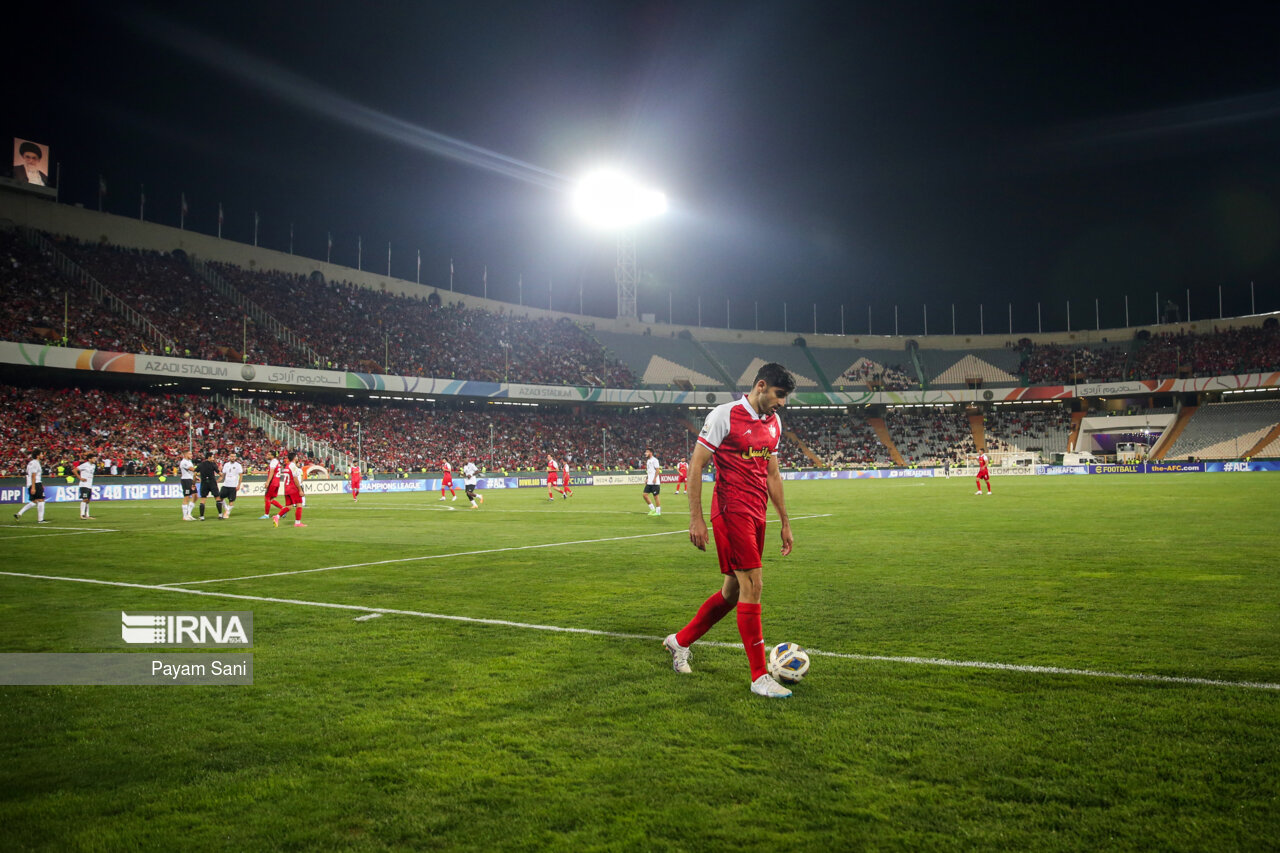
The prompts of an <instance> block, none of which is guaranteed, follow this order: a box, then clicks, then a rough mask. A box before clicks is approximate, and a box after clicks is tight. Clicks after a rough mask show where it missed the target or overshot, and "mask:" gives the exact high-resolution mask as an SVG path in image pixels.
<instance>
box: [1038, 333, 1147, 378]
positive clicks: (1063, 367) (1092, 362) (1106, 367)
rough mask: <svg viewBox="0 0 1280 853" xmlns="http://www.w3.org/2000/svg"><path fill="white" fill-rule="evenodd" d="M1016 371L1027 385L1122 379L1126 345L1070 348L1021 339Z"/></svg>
mask: <svg viewBox="0 0 1280 853" xmlns="http://www.w3.org/2000/svg"><path fill="white" fill-rule="evenodd" d="M1021 349H1022V353H1023V355H1022V363H1021V364H1020V365H1019V367H1018V373H1019V374H1020V375H1021V376H1022V377H1023V379H1024V380H1025V381H1026V382H1027V383H1029V384H1031V385H1070V384H1072V383H1075V382H1122V381H1123V380H1124V379H1125V378H1126V367H1127V365H1128V362H1129V347H1128V346H1118V345H1117V346H1108V347H1072V346H1061V345H1060V344H1032V343H1031V341H1030V340H1026V339H1024V340H1023V341H1022V346H1021Z"/></svg>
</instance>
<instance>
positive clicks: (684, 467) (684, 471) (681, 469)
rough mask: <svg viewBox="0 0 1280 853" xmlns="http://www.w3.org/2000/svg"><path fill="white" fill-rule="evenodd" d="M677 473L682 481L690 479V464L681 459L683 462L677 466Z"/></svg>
mask: <svg viewBox="0 0 1280 853" xmlns="http://www.w3.org/2000/svg"><path fill="white" fill-rule="evenodd" d="M676 472H677V473H678V474H679V475H680V479H681V480H683V479H685V478H686V477H688V476H689V463H688V462H685V461H684V460H683V459H681V460H680V464H679V465H677V466H676Z"/></svg>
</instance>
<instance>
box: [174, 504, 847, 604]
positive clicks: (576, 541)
mask: <svg viewBox="0 0 1280 853" xmlns="http://www.w3.org/2000/svg"><path fill="white" fill-rule="evenodd" d="M829 516H830V513H826V514H823V515H801V516H797V517H796V518H793V519H791V520H792V521H802V520H804V519H806V518H827V517H829ZM688 532H689V531H688V530H687V529H685V528H680V529H679V530H664V531H662V532H661V533H637V534H635V535H634V536H611V537H608V538H606V539H573V540H570V541H568V542H544V543H542V544H541V545H513V546H511V547H510V548H485V549H483V550H480V551H457V552H454V553H452V554H427V555H425V556H422V557H396V558H395V559H393V560H374V561H373V562H371V563H350V564H348V565H345V566H324V567H322V568H319V569H294V570H293V571H290V572H268V573H266V574H262V575H242V576H241V577H236V578H208V579H206V580H199V581H170V582H169V583H163V584H158V586H174V587H177V586H194V585H195V584H201V583H224V582H230V581H249V580H257V579H259V578H278V577H283V576H285V575H308V574H312V573H314V572H334V571H337V570H338V569H363V568H367V567H368V566H385V565H389V564H391V563H414V562H419V561H422V560H443V559H445V558H447V557H474V556H476V555H478V554H500V553H502V552H504V551H534V550H537V549H539V548H561V547H564V546H565V545H593V544H597V543H600V542H622V541H625V540H627V539H648V538H651V537H654V536H675V535H677V534H680V533H688Z"/></svg>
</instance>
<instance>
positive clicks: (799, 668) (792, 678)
mask: <svg viewBox="0 0 1280 853" xmlns="http://www.w3.org/2000/svg"><path fill="white" fill-rule="evenodd" d="M808 671H809V653H808V652H806V651H805V650H804V649H802V648H800V647H799V646H797V645H796V644H795V643H778V645H776V646H774V647H773V648H772V649H770V650H769V674H770V675H772V676H773V677H774V678H776V679H777V680H778V681H785V682H786V683H787V684H795V683H796V682H797V681H799V680H800V679H802V678H804V676H805V673H806V672H808Z"/></svg>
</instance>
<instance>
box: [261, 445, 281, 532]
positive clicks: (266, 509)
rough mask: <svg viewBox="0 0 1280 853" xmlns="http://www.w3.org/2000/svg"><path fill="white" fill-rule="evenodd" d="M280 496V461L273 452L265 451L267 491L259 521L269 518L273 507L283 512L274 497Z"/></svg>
mask: <svg viewBox="0 0 1280 853" xmlns="http://www.w3.org/2000/svg"><path fill="white" fill-rule="evenodd" d="M278 494H280V460H279V459H277V458H276V452H275V451H274V450H268V451H267V491H266V497H264V498H263V500H262V515H260V516H259V517H258V518H259V519H264V518H270V517H271V507H273V506H274V507H275V508H276V509H277V510H279V511H280V512H284V506H282V505H281V503H280V501H278V500H276V495H278Z"/></svg>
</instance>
